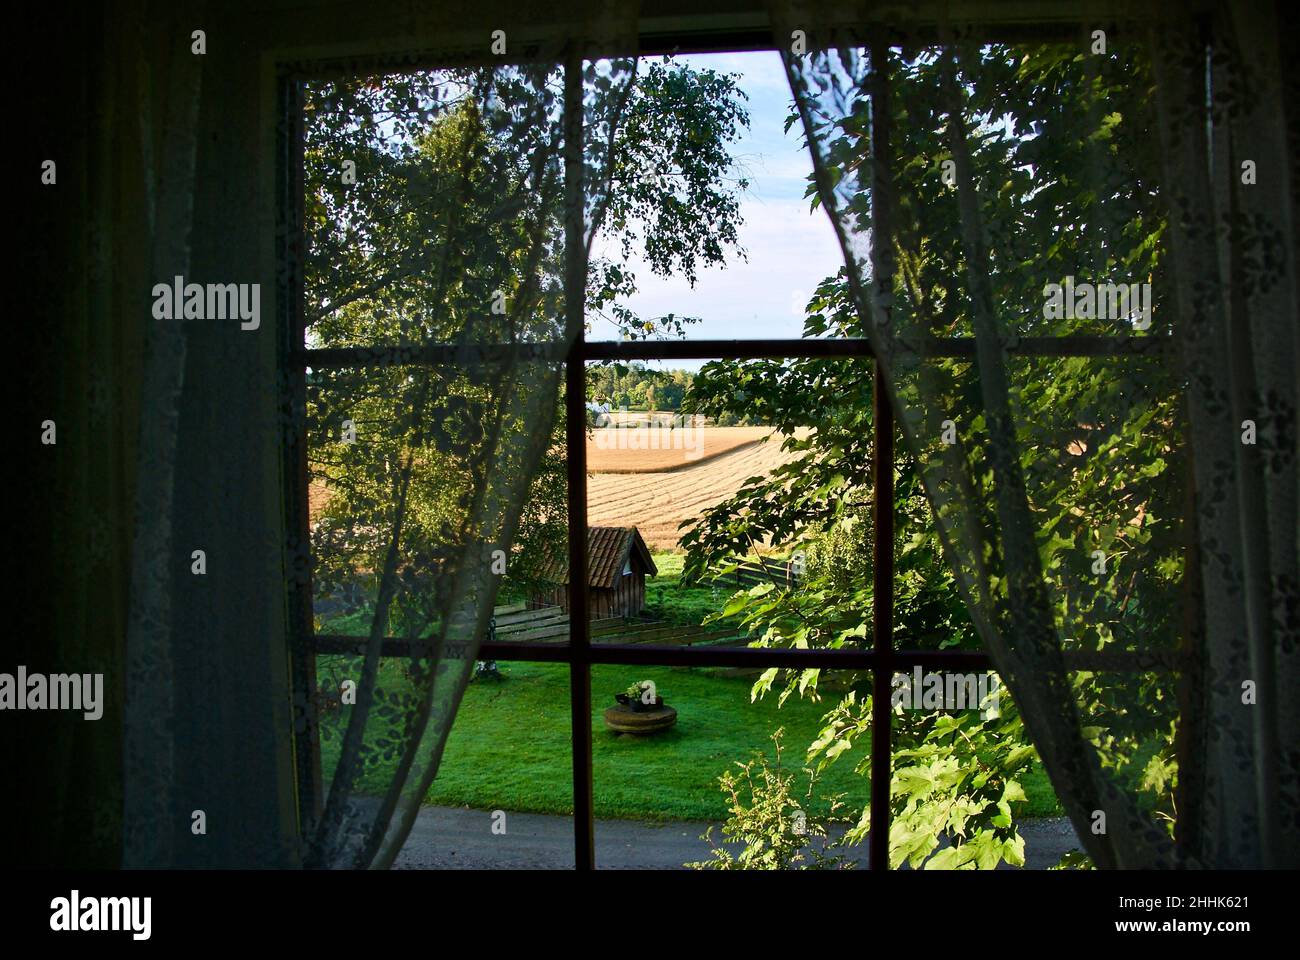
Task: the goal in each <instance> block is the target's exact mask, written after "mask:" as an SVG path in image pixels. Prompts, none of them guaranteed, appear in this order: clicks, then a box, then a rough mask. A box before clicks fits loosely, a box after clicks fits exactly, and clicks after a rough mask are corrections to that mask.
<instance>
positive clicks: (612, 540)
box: [546, 527, 659, 590]
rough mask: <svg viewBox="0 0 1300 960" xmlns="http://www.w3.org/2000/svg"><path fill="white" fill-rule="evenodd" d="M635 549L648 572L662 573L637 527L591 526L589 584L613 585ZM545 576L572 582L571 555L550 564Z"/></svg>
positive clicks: (603, 588) (554, 580)
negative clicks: (570, 573)
mask: <svg viewBox="0 0 1300 960" xmlns="http://www.w3.org/2000/svg"><path fill="white" fill-rule="evenodd" d="M633 551H636V555H637V557H639V558H640V561H641V566H642V567H643V568H644V569H645V572H646V573H649V574H651V575H652V576H653V575H654V574H656V573H658V572H659V568H658V567H656V566H655V562H654V560H652V559H651V557H650V550H649V549H648V548H647V547H646V545H645V541H644V540H642V539H641V534H640V533H639V532H638V531H637V528H636V527H588V528H587V586H588V587H595V588H599V589H602V590H608V589H610V588H612V587H613V586H614V585H615V584H616V583H617V582H618V578H619V577H621V576H622V575H623V568H624V567H625V566H627V564H628V561H629V560H630V559H631V557H632V552H633ZM546 579H548V580H550V581H551V582H553V583H568V582H569V558H568V556H565V557H564V558H562V559H560V560H557V561H555V562H553V563H552V564H551V565H550V567H549V568H548V570H547V575H546Z"/></svg>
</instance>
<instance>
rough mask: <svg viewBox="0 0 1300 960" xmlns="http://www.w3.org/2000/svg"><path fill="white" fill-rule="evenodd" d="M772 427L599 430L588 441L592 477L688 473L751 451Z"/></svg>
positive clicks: (619, 428) (624, 428) (664, 427)
mask: <svg viewBox="0 0 1300 960" xmlns="http://www.w3.org/2000/svg"><path fill="white" fill-rule="evenodd" d="M771 432H772V428H771V427H692V426H690V425H689V424H687V425H684V426H677V427H671V428H670V427H667V426H663V425H658V424H657V425H654V426H648V425H647V426H643V427H640V428H630V427H600V428H597V429H596V430H594V431H593V434H592V435H590V436H588V438H587V469H588V470H589V471H590V472H592V473H665V472H668V471H670V470H688V469H692V468H694V467H696V466H699V465H700V464H703V463H707V462H708V461H710V460H712V459H714V458H715V457H720V456H723V455H724V454H727V453H731V452H732V451H735V450H739V449H742V448H744V447H751V446H753V445H755V444H757V443H759V442H760V441H762V439H763V438H764V437H766V436H767V435H768V434H769V433H771Z"/></svg>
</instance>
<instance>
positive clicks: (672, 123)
mask: <svg viewBox="0 0 1300 960" xmlns="http://www.w3.org/2000/svg"><path fill="white" fill-rule="evenodd" d="M549 69H550V68H546V67H521V68H502V69H456V70H443V71H435V72H419V73H411V74H392V75H386V76H384V77H382V78H359V79H347V80H337V81H330V82H324V83H319V84H309V85H308V86H307V88H306V91H307V92H306V102H305V105H304V112H305V117H306V137H305V139H306V143H305V153H304V170H305V178H306V183H305V194H306V202H305V209H304V217H305V230H306V234H307V241H308V242H307V244H306V263H305V265H304V283H305V288H306V296H305V301H306V314H307V324H308V339H309V342H310V343H311V345H313V346H319V347H368V346H377V345H381V344H390V343H412V342H414V343H425V342H447V343H459V342H490V341H493V340H497V341H503V342H509V341H518V340H536V339H551V338H554V337H555V336H556V335H557V327H556V323H557V321H556V316H557V315H558V310H557V307H558V303H559V301H558V300H557V291H556V290H555V289H554V283H553V282H552V281H553V280H554V278H555V277H556V276H558V275H559V274H560V273H561V272H562V271H560V270H559V269H558V268H557V264H558V262H559V258H560V256H561V253H562V252H561V251H560V250H559V249H558V248H557V247H556V245H555V244H554V243H552V242H551V241H550V240H549V239H548V238H550V237H556V236H562V235H563V230H562V228H561V227H562V225H561V224H560V223H559V222H558V220H557V219H556V218H557V216H558V215H559V213H560V212H561V206H562V205H560V204H558V203H556V200H557V198H558V197H559V196H560V195H561V191H562V186H563V184H562V173H563V164H562V162H561V159H562V158H561V157H560V156H559V154H558V152H557V151H556V150H555V145H554V144H553V143H549V142H547V141H546V139H545V138H546V137H547V136H548V135H550V134H549V132H548V131H552V130H553V129H554V127H555V125H554V124H553V123H551V122H550V119H551V118H550V115H549V114H546V111H547V110H554V109H555V108H556V107H555V103H554V91H555V89H556V88H557V86H558V82H559V77H558V73H555V74H554V75H552V74H550V73H548V72H547V71H548V70H549ZM742 97H743V94H741V93H740V92H739V91H738V90H737V89H736V87H735V83H734V79H733V78H732V77H729V76H727V75H721V74H716V73H714V72H712V71H703V72H698V71H694V70H691V69H689V68H687V67H684V66H680V65H677V66H669V65H667V64H664V65H658V64H656V65H652V66H651V67H650V68H649V69H647V70H646V71H644V72H643V73H642V74H641V75H640V76H639V77H637V78H636V79H635V81H634V84H633V87H632V88H631V92H630V95H629V98H628V103H627V113H626V117H625V121H624V123H623V124H622V125H621V126H619V125H615V126H613V127H611V128H610V129H613V130H615V131H616V132H617V137H616V140H615V142H614V149H613V152H612V155H611V170H610V177H609V185H610V188H609V191H610V192H609V195H608V198H607V202H608V219H607V226H608V227H610V228H612V229H613V230H615V231H617V235H618V237H619V239H620V242H619V244H618V245H617V250H616V255H615V257H614V258H613V259H609V258H600V257H597V258H595V259H594V260H593V262H592V263H591V265H590V269H589V273H588V291H587V293H588V305H589V309H590V311H591V314H590V315H591V316H595V315H600V314H601V313H602V311H604V310H606V309H612V308H613V307H612V305H613V304H614V303H615V301H616V300H619V299H623V298H626V297H627V296H629V295H631V294H632V293H633V292H635V290H636V278H635V276H634V275H633V272H632V271H631V269H630V268H629V263H630V262H632V261H633V260H634V259H636V258H638V257H643V258H644V259H645V260H646V261H647V262H648V263H650V265H651V268H652V269H653V270H654V271H655V272H656V273H658V274H661V275H665V276H667V275H671V274H674V273H681V274H683V275H685V276H687V277H688V278H690V279H692V280H693V278H694V276H695V271H696V269H697V265H699V264H709V265H713V264H719V263H722V262H724V261H725V259H726V257H727V255H728V254H729V252H731V251H732V250H736V249H738V248H737V245H736V226H737V224H738V223H739V221H740V213H739V204H738V201H737V199H736V194H737V192H738V191H740V190H743V189H745V187H746V183H745V181H743V180H738V181H728V178H727V176H726V174H727V172H728V171H729V170H730V168H731V164H732V160H731V156H730V153H729V152H728V148H729V145H730V144H731V143H732V141H734V139H735V137H736V136H737V134H738V130H739V129H740V127H742V126H743V125H744V124H746V123H747V122H748V120H747V115H746V114H745V111H744V109H743V107H742V106H741V99H742ZM489 103H490V104H493V105H495V106H493V108H492V112H489V109H488V107H487V106H485V105H486V104H489ZM501 104H513V105H517V106H516V107H512V108H511V109H516V108H517V109H524V108H525V106H526V108H528V109H534V108H535V109H538V110H541V111H542V114H541V115H539V116H540V117H541V119H542V121H544V122H539V123H536V124H532V125H530V124H520V123H518V122H513V123H511V122H507V123H505V124H504V126H503V125H502V123H501V121H502V120H503V119H504V118H503V114H502V110H501ZM607 108H608V109H612V106H611V105H606V107H601V108H600V109H607ZM519 137H524V138H527V140H528V142H525V143H519V142H516V139H517V138H519ZM512 138H514V139H512ZM534 141H535V143H534ZM538 158H540V159H541V160H543V161H545V162H544V163H542V164H541V165H540V166H539V165H538V164H537V162H536V161H537V160H538ZM647 170H654V171H656V172H657V173H658V174H660V175H659V176H655V177H646V176H644V174H645V172H646V171H647ZM352 174H354V175H352ZM548 284H549V285H548ZM496 303H505V304H507V305H508V308H507V309H505V310H504V311H501V312H498V311H497V310H495V309H493V305H494V304H496ZM517 305H521V306H517ZM615 319H616V322H618V323H619V324H620V328H621V329H622V330H623V332H624V334H625V335H628V336H632V335H637V336H649V335H652V334H658V333H662V332H672V331H677V332H680V330H681V323H682V321H681V319H680V318H661V319H651V320H645V321H643V320H641V318H639V317H636V316H635V315H634V314H632V313H630V312H629V311H626V310H619V311H617V315H616V317H615ZM490 374H491V371H490V370H489V369H487V368H486V367H480V366H476V365H475V364H474V363H472V362H467V363H460V364H456V365H454V366H453V365H448V366H445V367H427V366H423V367H400V366H387V367H382V368H373V367H372V368H369V369H366V370H353V369H344V370H338V369H322V370H315V371H313V372H312V373H311V374H310V379H309V384H308V404H307V411H306V413H307V427H308V431H309V437H310V453H309V457H310V463H309V470H310V473H311V476H312V480H313V482H314V483H316V484H317V485H318V486H320V487H322V488H324V489H325V490H327V491H328V493H329V500H328V503H327V504H326V505H325V507H324V508H323V509H322V510H321V511H320V515H319V517H318V518H317V522H316V526H315V530H314V532H313V543H312V553H313V555H314V561H315V564H316V570H315V574H316V575H315V584H316V587H317V588H318V592H319V593H320V594H321V595H328V596H331V597H334V598H342V599H343V600H344V601H345V603H346V604H347V608H348V609H350V610H356V609H359V608H360V604H361V602H362V601H363V599H364V598H366V597H367V596H369V597H373V596H374V595H375V594H376V592H377V590H378V588H379V587H378V582H377V578H378V575H379V573H380V572H381V571H382V570H383V569H384V568H385V564H386V562H387V561H388V559H389V558H390V554H389V546H388V537H386V536H380V535H379V534H380V532H381V531H393V532H396V531H399V530H400V532H401V535H400V537H398V538H397V539H398V540H399V553H398V556H397V566H398V571H399V573H400V575H401V577H402V580H401V584H400V586H401V589H399V590H397V592H396V593H397V595H396V596H395V597H394V599H393V601H392V609H391V610H389V609H388V608H387V607H386V606H385V605H381V609H382V611H383V615H384V617H383V618H384V619H385V620H386V621H388V622H385V623H382V624H378V625H376V628H377V629H379V630H380V631H381V632H388V631H389V629H390V627H391V628H393V629H397V630H408V629H409V630H411V631H414V632H416V633H419V632H422V631H423V630H424V629H425V628H427V626H428V625H429V623H430V622H431V621H432V619H433V618H434V616H435V614H436V610H437V609H438V608H439V607H438V601H439V599H440V596H441V594H440V591H443V590H445V589H446V588H447V586H448V585H449V584H450V583H451V582H452V579H453V578H452V577H450V576H447V574H449V573H451V572H453V565H454V564H455V563H457V562H465V561H466V560H469V562H479V560H480V558H479V557H478V556H476V555H473V554H472V552H471V553H470V554H469V555H467V554H466V551H465V550H464V549H463V546H464V542H465V541H467V540H468V539H472V538H473V536H474V535H473V534H471V533H470V532H469V531H467V530H465V529H463V523H464V518H465V516H466V515H467V511H468V510H469V508H470V505H471V503H472V501H473V498H474V496H475V491H477V490H480V489H482V488H483V485H484V483H485V477H486V475H487V473H488V471H490V470H491V469H494V468H495V469H502V468H504V469H509V467H508V466H505V465H503V464H501V463H500V462H499V459H500V458H499V456H498V455H497V454H496V452H495V451H496V449H497V448H496V446H494V443H493V436H494V434H493V433H492V431H493V430H496V431H498V434H499V433H506V432H509V431H511V430H515V431H517V430H521V429H529V426H528V425H526V424H522V423H520V422H518V420H517V418H515V419H512V416H513V415H512V414H510V413H509V412H508V404H507V400H508V397H507V396H503V394H506V393H508V391H502V390H496V391H494V390H493V389H491V386H492V385H491V384H489V383H488V382H487V380H489V379H490ZM678 386H679V387H680V390H681V391H682V392H684V389H685V387H684V384H679V385H678ZM662 401H671V402H674V403H676V402H678V399H677V397H676V396H674V391H672V390H668V391H657V392H656V395H655V398H654V402H662ZM551 402H552V401H551V399H549V398H548V399H545V400H540V399H539V400H538V401H537V403H538V405H539V409H542V410H546V409H547V408H548V404H550V403H551ZM554 409H555V412H556V416H555V417H554V420H553V423H552V426H551V435H550V442H549V444H548V445H547V448H546V451H545V452H544V453H543V455H542V464H541V469H540V471H538V472H537V473H536V475H535V476H534V478H533V480H532V482H531V487H530V490H529V494H528V496H526V497H525V498H524V500H523V502H524V509H523V515H522V516H521V518H520V520H519V523H518V531H519V532H518V534H517V535H516V536H515V538H514V539H513V544H512V556H511V557H510V561H509V564H508V566H507V569H508V571H509V577H510V583H509V588H510V589H511V590H513V591H515V592H517V593H526V592H527V590H528V588H529V586H530V585H532V584H535V583H536V582H538V581H539V579H540V573H541V570H542V568H543V567H544V566H545V564H546V561H547V557H548V556H549V555H550V554H551V553H553V552H554V550H555V549H556V545H557V544H558V545H560V549H563V547H562V545H563V543H564V541H565V526H566V521H565V514H566V498H567V491H566V485H565V484H566V481H565V478H566V472H565V445H564V431H563V417H562V416H561V415H560V410H559V406H558V404H557V405H555V408H554ZM345 424H347V425H350V426H351V427H352V428H353V430H354V431H355V438H354V439H350V438H348V437H346V436H345V433H344V431H345Z"/></svg>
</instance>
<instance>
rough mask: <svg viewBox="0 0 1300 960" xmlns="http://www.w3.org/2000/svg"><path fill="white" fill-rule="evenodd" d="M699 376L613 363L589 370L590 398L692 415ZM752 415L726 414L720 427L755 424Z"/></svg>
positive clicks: (631, 407)
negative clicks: (694, 390)
mask: <svg viewBox="0 0 1300 960" xmlns="http://www.w3.org/2000/svg"><path fill="white" fill-rule="evenodd" d="M695 376H696V375H695V374H694V373H692V372H691V371H689V370H652V369H650V368H648V367H646V365H645V364H643V363H639V362H636V361H634V362H632V363H630V364H622V363H610V364H602V365H601V366H595V367H592V368H590V369H589V370H588V371H587V382H588V390H589V394H588V395H589V397H590V399H591V400H592V401H593V402H594V403H597V404H608V405H609V408H610V409H611V410H622V409H626V410H648V411H666V412H670V413H690V412H691V409H690V406H691V405H690V390H691V386H692V384H694V382H695ZM755 422H756V421H752V420H751V418H750V417H748V416H738V415H736V414H734V413H725V414H723V415H722V416H721V417H719V418H718V419H717V420H716V423H717V425H718V426H723V427H728V426H738V425H751V424H752V423H755Z"/></svg>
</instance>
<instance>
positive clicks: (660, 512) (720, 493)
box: [587, 427, 792, 550]
mask: <svg viewBox="0 0 1300 960" xmlns="http://www.w3.org/2000/svg"><path fill="white" fill-rule="evenodd" d="M705 430H706V431H708V432H709V433H711V432H712V431H715V430H717V431H730V430H743V431H751V432H754V433H758V434H759V435H760V436H759V438H758V439H751V440H748V441H744V442H742V441H740V440H738V439H737V440H735V441H734V442H733V443H732V446H731V447H730V448H729V449H727V450H726V451H725V452H720V453H717V454H716V455H711V456H709V457H708V459H707V460H700V461H697V462H695V463H692V464H688V465H686V466H684V467H683V466H680V465H677V461H673V462H671V464H670V465H672V466H673V467H674V469H670V470H665V471H659V472H640V473H627V472H619V473H609V472H606V473H601V472H597V471H596V469H595V467H594V466H592V464H591V462H590V461H588V468H589V469H591V471H592V476H590V477H588V479H587V521H588V523H590V524H591V525H592V526H612V527H622V526H634V527H636V528H637V529H639V530H640V531H641V536H642V537H643V538H644V539H645V542H646V544H647V545H648V546H649V547H650V549H651V550H673V549H676V548H677V545H678V544H677V538H678V536H679V535H680V533H681V531H679V530H678V529H677V527H678V524H680V523H681V522H682V521H683V520H687V519H694V518H696V517H698V516H700V515H701V514H703V513H704V512H705V511H706V510H708V509H709V508H710V507H712V506H715V505H716V504H718V503H720V502H722V501H723V500H725V499H727V498H728V497H730V496H732V495H733V494H734V493H735V492H736V491H737V490H739V489H740V488H741V486H743V485H744V483H745V481H746V480H748V479H749V478H750V477H755V476H761V475H765V474H768V473H771V472H772V471H773V470H775V469H776V468H777V467H778V466H780V465H781V464H783V463H785V462H786V461H787V460H790V459H792V455H791V454H788V453H783V452H782V451H781V438H780V437H779V436H774V437H773V438H772V439H771V440H769V441H767V442H761V437H762V436H766V435H768V434H769V433H771V429H770V428H768V427H706V428H705ZM721 445H722V444H721V442H719V444H718V446H719V447H721ZM704 449H705V450H706V455H707V454H713V451H714V449H715V448H714V447H713V446H712V441H711V440H710V439H709V437H708V436H707V435H706V437H705V442H704ZM601 452H602V453H604V454H608V453H611V452H614V451H601ZM618 452H621V453H628V452H630V451H618ZM647 452H649V453H653V452H662V451H647ZM677 453H678V454H679V456H680V453H681V451H677ZM613 462H615V463H618V462H619V461H618V460H617V459H615V460H614V461H613Z"/></svg>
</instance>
